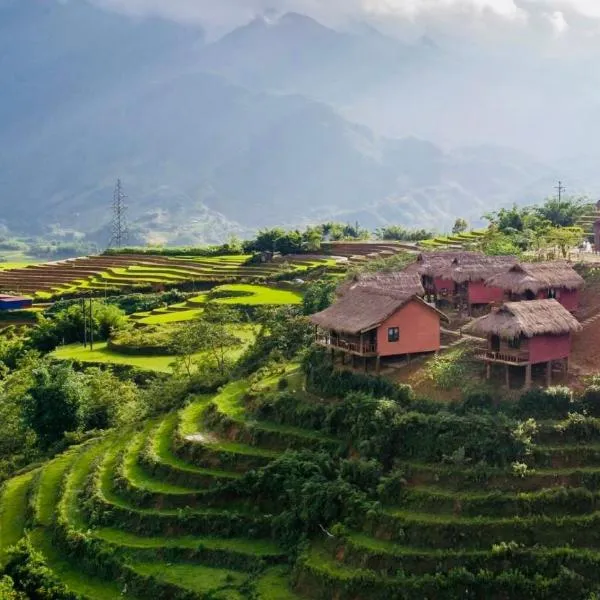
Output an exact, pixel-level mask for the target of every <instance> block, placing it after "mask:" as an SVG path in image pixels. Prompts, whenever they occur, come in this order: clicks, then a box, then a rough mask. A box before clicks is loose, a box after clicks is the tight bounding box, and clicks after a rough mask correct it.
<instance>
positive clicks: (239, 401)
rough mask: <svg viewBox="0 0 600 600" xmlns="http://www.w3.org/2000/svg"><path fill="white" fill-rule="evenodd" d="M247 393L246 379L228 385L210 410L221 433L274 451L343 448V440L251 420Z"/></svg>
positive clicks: (209, 420) (210, 419) (212, 421)
mask: <svg viewBox="0 0 600 600" xmlns="http://www.w3.org/2000/svg"><path fill="white" fill-rule="evenodd" d="M247 390H248V384H247V383H246V382H245V381H243V380H242V381H236V382H234V383H230V384H229V385H227V386H225V388H224V389H223V391H222V392H221V393H220V394H218V395H217V396H215V397H214V398H213V400H212V401H211V403H210V406H209V407H208V410H207V423H208V424H209V425H215V426H219V428H220V429H221V433H224V434H225V435H227V436H228V437H229V438H232V439H233V440H235V441H237V442H243V443H245V444H250V445H258V446H262V447H266V448H269V449H272V450H285V449H287V448H307V447H308V448H319V449H328V450H332V449H337V448H339V447H340V445H341V442H340V440H338V439H336V438H334V437H331V436H326V435H324V434H322V433H319V432H317V431H309V430H307V429H301V428H299V427H291V426H286V425H280V424H278V423H272V422H267V421H257V420H253V419H249V418H248V416H247V414H246V411H245V407H244V396H245V394H246V392H247Z"/></svg>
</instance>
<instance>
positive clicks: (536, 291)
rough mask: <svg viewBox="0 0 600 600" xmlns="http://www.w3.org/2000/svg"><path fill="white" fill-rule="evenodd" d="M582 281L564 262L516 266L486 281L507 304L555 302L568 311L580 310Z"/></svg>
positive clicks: (520, 264)
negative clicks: (552, 300)
mask: <svg viewBox="0 0 600 600" xmlns="http://www.w3.org/2000/svg"><path fill="white" fill-rule="evenodd" d="M583 285H584V280H583V277H581V275H579V273H577V271H575V269H573V267H572V266H571V265H570V264H568V263H566V262H557V261H554V262H539V263H518V264H515V265H513V266H512V267H511V268H510V269H508V270H506V271H504V272H501V273H496V274H494V275H492V276H491V277H489V278H488V279H487V280H486V286H489V287H490V288H493V289H498V288H501V289H502V290H503V291H504V297H505V299H507V300H511V301H519V300H534V299H538V300H543V299H545V298H555V299H556V300H558V301H559V302H560V303H561V304H562V305H563V306H564V307H565V308H566V309H567V310H570V311H571V312H574V311H576V310H577V309H578V307H579V291H580V290H581V288H582V287H583Z"/></svg>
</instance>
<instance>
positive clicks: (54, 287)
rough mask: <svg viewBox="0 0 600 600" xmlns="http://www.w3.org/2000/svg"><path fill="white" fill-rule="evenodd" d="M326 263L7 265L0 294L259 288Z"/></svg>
mask: <svg viewBox="0 0 600 600" xmlns="http://www.w3.org/2000/svg"><path fill="white" fill-rule="evenodd" d="M336 265H337V260H335V259H333V258H328V257H325V256H323V257H310V256H302V255H298V256H285V257H281V258H277V259H275V260H273V261H271V262H266V263H260V262H259V263H255V262H252V256H251V255H231V256H216V257H176V256H175V257H168V256H162V255H159V254H156V255H153V254H139V255H136V254H122V255H119V254H110V255H101V256H90V257H84V258H76V259H67V260H63V261H57V262H52V263H44V264H38V265H29V266H24V267H20V268H14V267H18V265H10V264H9V265H7V267H6V268H3V269H1V270H0V291H2V292H14V293H20V294H30V295H34V296H35V297H36V298H37V299H38V300H47V299H50V298H58V297H61V296H69V295H70V296H75V295H78V294H82V293H93V294H96V295H102V294H106V293H114V292H120V293H123V292H124V291H132V290H136V289H141V290H159V289H165V288H172V287H181V286H184V285H185V286H187V287H188V288H189V289H194V287H196V286H197V289H202V287H203V286H205V285H207V284H208V285H215V284H224V283H228V282H231V283H238V282H240V281H248V282H253V283H257V282H261V281H267V280H273V279H277V278H278V277H280V276H282V275H286V274H287V275H297V276H302V275H305V274H307V273H309V272H311V271H313V270H315V269H319V268H334V267H336Z"/></svg>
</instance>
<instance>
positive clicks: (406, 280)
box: [337, 271, 425, 297]
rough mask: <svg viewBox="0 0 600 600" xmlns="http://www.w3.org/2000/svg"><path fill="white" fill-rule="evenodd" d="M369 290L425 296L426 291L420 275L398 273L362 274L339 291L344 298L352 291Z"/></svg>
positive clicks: (343, 285) (380, 292) (388, 293)
mask: <svg viewBox="0 0 600 600" xmlns="http://www.w3.org/2000/svg"><path fill="white" fill-rule="evenodd" d="M357 289H358V290H368V291H369V292H371V293H373V294H384V295H395V294H397V295H399V296H400V297H404V296H406V295H407V294H408V295H410V296H415V295H416V296H423V295H424V294H425V289H424V288H423V284H422V283H421V277H420V276H419V274H418V273H414V272H408V273H407V272H405V271H398V272H394V273H362V274H360V275H356V276H355V277H354V278H353V279H352V280H351V281H347V282H345V283H343V284H342V285H341V286H340V287H339V288H338V290H337V294H338V296H343V295H344V294H346V293H348V292H349V291H351V290H357Z"/></svg>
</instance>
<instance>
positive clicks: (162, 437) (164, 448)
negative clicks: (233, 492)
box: [152, 414, 240, 479]
mask: <svg viewBox="0 0 600 600" xmlns="http://www.w3.org/2000/svg"><path fill="white" fill-rule="evenodd" d="M176 425H177V415H176V414H172V415H170V416H169V417H167V418H166V419H165V420H164V421H163V422H162V423H161V424H160V425H159V426H158V427H157V429H156V430H155V431H154V434H153V436H154V437H153V438H152V445H153V448H154V452H155V454H156V456H157V458H158V459H159V461H160V462H162V463H164V464H166V465H169V466H170V467H173V468H175V469H178V470H180V471H187V472H188V473H198V474H200V475H207V476H211V477H221V478H228V479H237V478H239V477H240V475H239V474H238V473H230V472H227V471H218V470H215V469H201V468H199V467H194V466H193V465H190V464H189V463H187V462H186V461H184V460H182V459H181V458H179V457H178V456H175V454H173V452H172V451H171V436H172V435H173V433H174V431H175V427H176Z"/></svg>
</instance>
